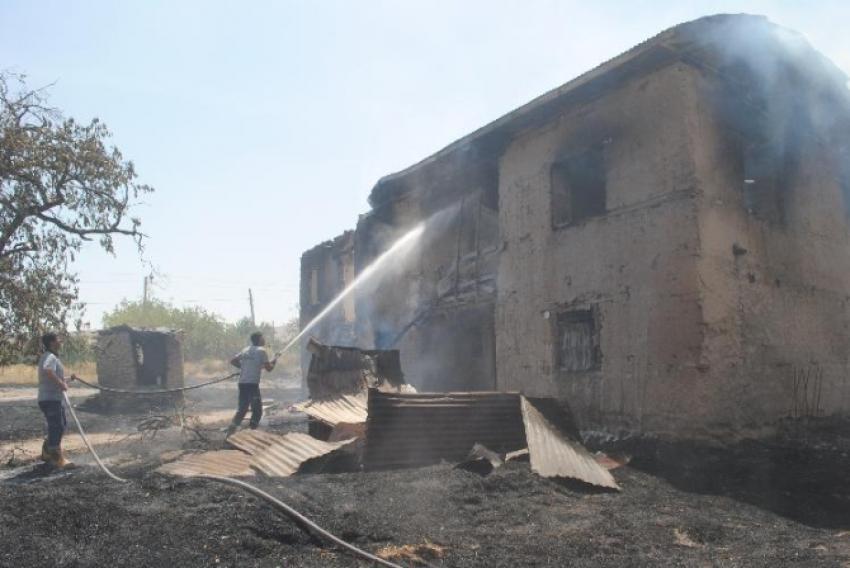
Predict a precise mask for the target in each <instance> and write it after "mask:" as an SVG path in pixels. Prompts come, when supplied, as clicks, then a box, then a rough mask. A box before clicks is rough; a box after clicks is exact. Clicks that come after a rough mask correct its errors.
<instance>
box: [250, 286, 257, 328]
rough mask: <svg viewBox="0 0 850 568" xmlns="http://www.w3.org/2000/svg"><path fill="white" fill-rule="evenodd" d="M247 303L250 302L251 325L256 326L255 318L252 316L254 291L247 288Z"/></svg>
mask: <svg viewBox="0 0 850 568" xmlns="http://www.w3.org/2000/svg"><path fill="white" fill-rule="evenodd" d="M248 303H249V304H251V325H253V326H254V327H256V326H257V320H256V319H255V318H254V293H253V292H251V289H250V288H248Z"/></svg>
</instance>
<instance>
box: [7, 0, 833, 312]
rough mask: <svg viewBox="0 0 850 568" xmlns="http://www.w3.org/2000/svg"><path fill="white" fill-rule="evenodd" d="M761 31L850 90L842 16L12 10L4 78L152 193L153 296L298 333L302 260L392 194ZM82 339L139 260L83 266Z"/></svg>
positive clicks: (502, 4) (238, 7)
mask: <svg viewBox="0 0 850 568" xmlns="http://www.w3.org/2000/svg"><path fill="white" fill-rule="evenodd" d="M722 12H734V13H737V12H747V13H753V14H764V15H767V16H769V17H770V18H771V20H773V21H774V22H776V23H779V24H781V25H784V26H787V27H790V28H793V29H796V30H797V31H800V32H802V33H803V34H804V35H805V36H807V37H808V39H809V41H811V42H812V44H814V46H815V47H816V48H818V49H820V50H821V51H822V52H823V53H825V54H826V55H827V56H829V57H830V58H831V59H832V60H833V61H834V62H836V63H837V64H838V65H839V66H841V67H842V68H843V69H844V70H845V71H846V72H850V34H848V33H847V31H846V24H847V22H848V21H849V20H850V17H848V16H850V3H848V2H846V1H834V2H833V1H821V2H817V1H793V2H792V1H770V2H769V1H745V2H726V1H714V2H709V1H695V0H694V1H688V2H683V1H652V2H647V1H628V2H626V1H622V2H619V1H618V2H615V1H609V2H605V1H597V2H593V3H590V2H574V1H542V0H539V1H535V0H525V1H519V0H517V1H498V0H484V1H463V2H460V1H451V2H450V1H445V2H444V1H438V0H427V1H412V0H411V1H396V2H380V1H368V0H358V1H353V0H352V1H338V2H332V1H307V0H303V1H294V0H293V1H276V2H271V1H268V2H261V1H253V2H252V1H244V2H232V1H230V2H223V1H210V0H207V1H194V2H191V1H149V0H146V1H141V0H139V1H135V2H131V1H94V0H91V1H70V0H62V1H55V2H49V1H36V0H0V68H3V69H9V70H14V71H19V72H24V73H26V74H27V75H28V76H29V81H30V83H31V85H33V86H42V85H45V84H48V83H53V82H55V85H54V86H53V88H52V91H51V92H52V97H51V100H52V103H53V104H54V105H55V106H58V107H60V108H62V109H63V110H64V111H65V112H66V113H67V114H68V115H71V116H74V117H75V118H77V119H79V120H88V119H91V118H92V117H95V116H97V117H99V118H101V119H102V120H104V121H105V122H106V124H107V125H109V127H110V128H111V129H112V131H113V132H114V141H115V143H116V145H117V146H118V147H119V148H121V150H122V151H123V152H124V154H125V156H127V157H129V158H131V159H132V160H133V161H134V162H135V163H136V166H137V169H138V171H139V173H140V174H141V175H140V178H141V179H140V181H142V182H144V183H149V184H151V185H153V186H154V187H155V188H156V190H157V191H156V193H155V194H153V195H152V196H150V197H148V198H146V200H145V203H144V204H143V205H142V206H140V207H139V209H138V211H137V212H138V214H139V215H140V216H141V217H142V221H143V230H144V231H145V232H146V233H148V234H149V235H150V237H151V238H150V240H149V242H148V245H147V250H146V252H145V257H146V259H147V260H149V261H150V262H152V263H153V264H154V265H155V266H156V268H157V269H158V271H159V272H160V274H161V277H160V276H158V277H156V278H155V282H154V284H155V286H154V288H153V295H155V296H156V297H158V298H161V299H163V300H168V301H172V302H173V303H175V304H178V305H201V306H204V307H207V308H209V309H211V310H213V311H215V312H218V313H220V314H221V315H222V316H224V317H225V318H227V319H228V320H236V319H238V318H240V317H243V316H245V315H247V314H248V300H247V289H248V288H249V287H252V288H253V289H254V292H255V297H256V307H257V317H258V319H262V320H266V321H272V320H273V321H276V322H281V321H283V320H285V319H287V318H288V317H292V316H293V315H295V313H296V312H295V307H296V304H297V302H298V270H299V258H300V255H301V253H302V252H303V251H304V250H305V249H307V248H309V247H311V246H313V245H315V244H317V243H319V242H320V241H322V240H325V239H328V238H331V237H333V236H335V235H337V234H339V233H341V232H342V231H343V230H345V229H348V228H353V226H354V224H355V222H356V220H357V215H358V214H360V213H363V212H365V211H366V210H367V209H368V205H367V202H366V197H367V196H368V194H369V191H370V190H371V188H372V186H373V185H374V184H375V182H376V181H377V180H378V178H380V177H381V176H382V175H385V174H387V173H390V172H393V171H397V170H400V169H403V168H404V167H406V166H408V165H410V164H412V163H414V162H416V161H418V160H419V159H421V158H424V157H425V156H427V155H429V154H431V153H433V152H435V151H436V150H438V149H440V148H441V147H443V146H445V145H447V144H448V143H450V142H452V141H453V140H455V139H457V138H459V137H461V136H463V135H464V134H466V133H468V132H470V131H472V130H474V129H475V128H477V127H479V126H482V125H483V124H485V123H487V122H489V121H491V120H493V119H495V118H497V117H499V116H500V115H502V114H504V113H505V112H508V111H510V110H511V109H513V108H515V107H517V106H519V105H521V104H523V103H525V102H527V101H529V100H530V99H532V98H534V97H536V96H537V95H539V94H541V93H543V92H544V91H546V90H548V89H551V88H553V87H556V86H558V85H560V84H563V83H565V82H566V81H568V80H569V79H572V78H574V77H576V76H578V75H580V74H581V73H583V72H584V71H587V70H588V69H590V68H592V67H594V66H596V65H598V64H599V63H601V62H603V61H605V60H607V59H610V58H611V57H614V56H615V55H617V54H619V53H622V52H623V51H625V50H627V49H629V48H630V47H632V46H633V45H635V44H637V43H639V42H641V41H643V40H645V39H647V38H649V37H651V36H653V35H655V34H656V33H658V32H659V31H661V30H663V29H665V28H667V27H670V26H672V25H675V24H677V23H680V22H683V21H687V20H691V19H694V18H697V17H700V16H703V15H708V14H715V13H722ZM75 266H76V270H77V271H78V273H79V275H80V279H81V297H82V299H83V300H84V301H86V302H88V304H89V307H88V310H87V317H86V320H87V321H90V322H91V324H92V325H93V326H95V327H97V326H99V325H100V319H101V315H102V314H103V312H104V311H105V310H108V309H110V308H111V307H112V306H114V305H115V304H116V303H117V302H119V301H120V300H121V299H123V298H130V299H137V298H139V297H140V296H141V293H142V279H143V276H144V274H146V273H147V270H148V268H147V267H146V266H145V265H144V264H143V263H142V262H141V261H140V259H139V257H138V255H137V254H135V253H134V251H133V248H132V246H128V245H127V244H126V243H125V244H123V245H120V246H119V247H118V256H117V257H116V258H113V257H110V256H108V255H106V254H105V253H103V252H101V251H100V250H99V249H97V248H96V247H90V248H88V249H87V250H85V251H84V254H83V255H82V258H80V259H79V261H78V262H77V263H76V265H75Z"/></svg>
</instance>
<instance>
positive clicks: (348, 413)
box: [295, 391, 367, 426]
mask: <svg viewBox="0 0 850 568" xmlns="http://www.w3.org/2000/svg"><path fill="white" fill-rule="evenodd" d="M366 400H367V396H366V392H365V391H364V392H363V393H362V394H346V395H340V396H336V397H333V398H328V399H323V400H308V401H307V402H302V403H300V404H296V405H295V408H296V410H299V411H300V412H303V413H305V414H307V415H308V416H310V417H312V418H315V419H316V420H319V421H320V422H323V423H324V424H327V425H328V426H336V425H337V424H358V423H362V422H366V416H367V410H366Z"/></svg>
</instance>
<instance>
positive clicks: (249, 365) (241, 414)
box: [227, 331, 277, 436]
mask: <svg viewBox="0 0 850 568" xmlns="http://www.w3.org/2000/svg"><path fill="white" fill-rule="evenodd" d="M265 345H266V339H265V338H264V337H263V334H262V333H260V332H259V331H256V332H254V333H252V334H251V345H249V346H248V347H246V348H245V349H243V350H242V351H240V352H239V353H238V354H237V355H236V356H234V357H233V359H231V360H230V364H231V365H233V366H234V367H236V368H237V369H239V406H238V408H237V410H236V414H235V415H234V416H233V421H232V422H231V423H230V426H228V428H227V435H228V436H230V435H231V434H233V433H234V432H236V429H237V428H239V425H240V424H242V420H243V419H244V418H245V414H246V413H247V412H248V407H249V406H250V408H251V420H250V427H251V429H252V430H254V429H256V428H257V426H259V424H260V419H261V418H262V417H263V398H262V396H261V395H260V375H261V374H262V372H263V369H265V370H266V371H271V370H272V369H274V366H275V363H277V357H275V358H274V359H272V360H271V361H269V354H268V352H267V351H266V349H265Z"/></svg>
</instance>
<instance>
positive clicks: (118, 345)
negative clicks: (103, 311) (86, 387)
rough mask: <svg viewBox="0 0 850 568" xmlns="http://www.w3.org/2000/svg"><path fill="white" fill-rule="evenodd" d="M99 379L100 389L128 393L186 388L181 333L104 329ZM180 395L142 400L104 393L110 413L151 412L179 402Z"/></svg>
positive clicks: (104, 403)
mask: <svg viewBox="0 0 850 568" xmlns="http://www.w3.org/2000/svg"><path fill="white" fill-rule="evenodd" d="M97 379H98V383H99V384H100V385H101V386H104V387H108V388H113V389H121V390H129V391H145V390H166V389H176V388H180V387H182V386H183V338H182V332H179V331H175V330H170V329H139V328H133V327H129V326H125V325H121V326H117V327H111V328H108V329H104V330H102V331H100V332H99V334H98V341H97ZM181 400H182V397H181V395H180V393H169V394H164V395H146V396H143V397H139V396H135V395H127V394H121V393H116V392H109V391H104V392H103V393H101V396H100V400H99V401H98V402H99V405H100V406H101V407H103V408H104V409H107V410H119V411H124V410H139V409H142V410H148V409H151V408H155V407H160V408H162V407H169V406H171V405H173V404H174V403H176V402H180V401H181Z"/></svg>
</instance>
